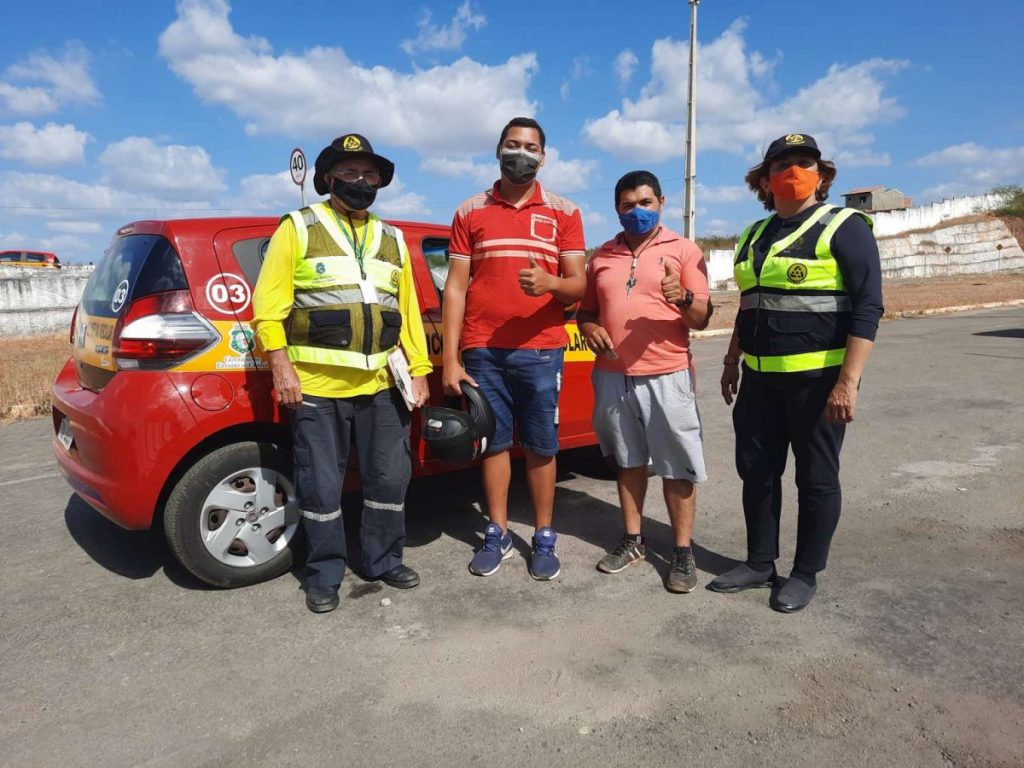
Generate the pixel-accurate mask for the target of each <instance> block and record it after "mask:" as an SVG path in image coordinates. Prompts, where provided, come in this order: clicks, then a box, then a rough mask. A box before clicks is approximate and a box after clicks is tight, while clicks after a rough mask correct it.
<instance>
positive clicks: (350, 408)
mask: <svg viewBox="0 0 1024 768" xmlns="http://www.w3.org/2000/svg"><path fill="white" fill-rule="evenodd" d="M409 421H410V415H409V410H408V408H406V406H405V402H404V401H403V400H402V396H401V395H400V394H398V390H396V389H394V388H392V389H385V390H382V391H380V392H378V393H377V394H375V395H360V396H358V397H345V398H333V397H314V396H311V395H303V396H302V405H300V406H298V407H297V408H293V409H292V411H291V426H292V444H293V455H294V459H295V491H296V494H297V496H298V499H299V509H300V510H301V512H302V526H303V529H304V530H305V533H306V539H307V542H308V550H309V552H308V557H307V559H306V577H307V585H308V586H310V587H336V586H338V585H339V584H341V580H342V578H344V576H345V565H346V563H347V562H348V553H347V549H346V543H345V526H344V525H343V523H342V517H341V486H342V481H343V480H344V478H345V468H346V466H347V464H348V457H349V449H350V446H351V444H352V440H353V438H355V444H356V452H357V455H358V456H359V474H360V477H361V479H362V485H363V511H362V530H361V536H360V539H361V543H362V574H363V575H364V576H367V577H369V578H375V577H377V576H380V575H381V574H382V573H384V572H386V571H389V570H391V569H392V568H394V567H395V566H396V565H401V564H402V547H403V545H404V544H405V491H406V489H407V488H408V486H409V478H410V477H411V475H412V464H411V457H410V453H409Z"/></svg>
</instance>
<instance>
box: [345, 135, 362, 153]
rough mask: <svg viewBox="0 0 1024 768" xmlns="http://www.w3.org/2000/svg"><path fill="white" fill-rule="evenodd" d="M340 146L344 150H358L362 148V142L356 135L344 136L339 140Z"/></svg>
mask: <svg viewBox="0 0 1024 768" xmlns="http://www.w3.org/2000/svg"><path fill="white" fill-rule="evenodd" d="M341 146H342V147H343V148H344V149H345V151H346V152H358V151H359V150H361V149H362V148H363V142H361V141H360V140H359V137H358V136H346V137H345V138H344V140H343V141H342V142H341Z"/></svg>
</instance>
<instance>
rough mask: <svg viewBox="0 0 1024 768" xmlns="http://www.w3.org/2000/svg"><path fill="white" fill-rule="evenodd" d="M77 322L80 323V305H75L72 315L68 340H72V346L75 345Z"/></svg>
mask: <svg viewBox="0 0 1024 768" xmlns="http://www.w3.org/2000/svg"><path fill="white" fill-rule="evenodd" d="M77 324H78V307H75V311H74V313H72V315H71V332H70V333H69V334H68V341H69V342H71V346H75V326H76V325H77Z"/></svg>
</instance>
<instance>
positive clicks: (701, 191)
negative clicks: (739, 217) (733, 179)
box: [694, 184, 753, 203]
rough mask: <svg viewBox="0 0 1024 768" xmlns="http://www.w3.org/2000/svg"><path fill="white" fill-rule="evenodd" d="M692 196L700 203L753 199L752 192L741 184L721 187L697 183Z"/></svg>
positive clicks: (742, 201) (740, 201)
mask: <svg viewBox="0 0 1024 768" xmlns="http://www.w3.org/2000/svg"><path fill="white" fill-rule="evenodd" d="M694 196H695V197H696V198H697V199H698V200H700V201H701V202H702V203H745V202H750V201H751V200H752V199H753V193H752V192H751V191H750V190H749V189H747V188H746V187H745V186H743V185H742V184H734V185H726V186H721V187H706V186H704V185H703V184H698V185H697V189H696V191H695V195H694Z"/></svg>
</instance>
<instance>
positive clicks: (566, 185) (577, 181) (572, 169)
mask: <svg viewBox="0 0 1024 768" xmlns="http://www.w3.org/2000/svg"><path fill="white" fill-rule="evenodd" d="M545 155H546V158H545V160H544V167H543V168H541V169H540V173H539V174H538V178H539V179H540V180H541V183H542V184H543V185H544V186H545V187H548V188H550V189H551V190H552V191H553V192H557V193H559V194H563V195H568V194H571V193H573V192H580V191H582V190H584V189H589V188H590V177H591V176H592V175H593V174H594V172H595V171H596V170H597V161H596V160H563V159H562V158H561V155H560V154H559V152H558V150H557V149H555V148H554V147H551V146H549V147H548V148H547V149H546V150H545Z"/></svg>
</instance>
